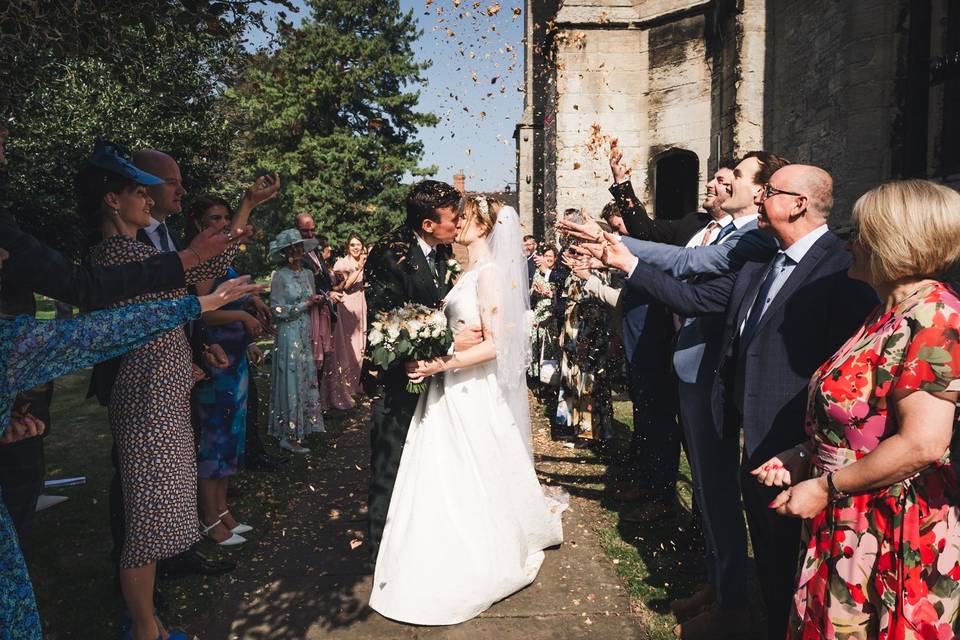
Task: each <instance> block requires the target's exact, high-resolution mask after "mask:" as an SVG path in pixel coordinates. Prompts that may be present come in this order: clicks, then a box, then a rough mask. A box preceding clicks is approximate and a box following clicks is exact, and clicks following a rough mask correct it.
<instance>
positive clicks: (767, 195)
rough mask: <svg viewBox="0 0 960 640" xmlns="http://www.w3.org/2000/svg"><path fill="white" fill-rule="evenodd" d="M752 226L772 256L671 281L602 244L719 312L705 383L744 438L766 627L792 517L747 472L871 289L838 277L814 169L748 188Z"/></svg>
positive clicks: (685, 311)
mask: <svg viewBox="0 0 960 640" xmlns="http://www.w3.org/2000/svg"><path fill="white" fill-rule="evenodd" d="M756 202H757V205H758V206H759V211H760V218H759V225H760V228H762V229H766V230H769V231H770V232H772V233H773V235H774V236H775V237H776V239H777V241H778V243H779V247H780V249H779V250H778V251H777V253H776V255H775V256H774V258H773V259H772V260H769V261H766V262H759V261H758V262H750V263H748V264H746V265H745V266H744V267H743V268H742V269H741V270H740V271H739V272H737V273H728V274H726V275H724V276H722V277H719V278H715V279H713V280H710V281H707V282H699V283H688V282H681V281H679V280H677V279H676V278H673V277H671V276H669V275H667V274H665V273H663V272H662V271H661V270H659V269H656V268H654V267H651V266H650V265H647V264H645V263H643V262H641V261H639V260H637V258H636V257H634V256H633V255H632V254H630V252H629V250H628V249H627V248H626V246H624V245H623V244H622V243H619V242H618V241H617V238H615V237H614V236H608V237H607V238H606V240H607V242H610V243H611V244H610V245H609V246H606V247H601V246H593V247H591V248H592V249H594V250H596V251H598V252H600V251H603V252H604V253H605V255H606V256H607V258H606V260H607V262H608V264H610V265H611V266H614V267H617V268H621V269H624V270H625V271H627V272H628V273H629V274H630V275H629V278H628V280H627V286H628V287H630V288H632V289H635V290H637V291H641V292H644V293H645V294H647V295H651V296H653V297H655V298H656V299H658V300H662V301H663V302H664V303H666V304H667V305H668V306H670V307H671V308H672V309H673V310H674V311H676V312H677V313H679V314H681V315H683V316H686V317H693V316H700V315H705V314H712V313H723V314H724V329H723V335H722V341H721V352H720V354H719V360H718V362H717V365H716V368H715V374H716V375H715V377H714V382H713V385H712V390H711V410H712V413H713V417H714V420H715V423H716V424H718V425H723V429H724V430H725V432H726V430H734V431H740V432H742V434H743V439H744V451H743V458H742V461H741V467H740V482H741V487H742V494H743V501H744V505H745V508H746V513H747V522H748V525H749V527H750V533H751V540H752V542H753V549H754V557H755V559H756V564H757V570H758V575H759V578H760V586H761V591H762V593H763V596H764V600H765V602H766V605H767V620H768V626H769V629H768V631H769V637H770V638H777V639H778V640H779V639H780V638H783V637H784V635H785V629H786V622H787V616H788V611H789V606H790V599H791V597H792V595H793V590H794V587H795V584H796V565H797V554H798V553H799V535H800V521H799V520H796V519H791V518H786V517H782V516H778V515H777V514H776V513H775V512H774V511H772V510H771V509H769V508H768V504H769V503H770V501H772V500H773V498H774V497H776V494H777V493H778V490H776V489H773V488H769V487H765V486H762V485H760V484H759V483H757V482H756V481H755V480H754V479H753V476H752V475H751V473H750V472H751V471H752V470H753V469H755V468H756V467H757V465H759V464H761V463H762V462H764V461H766V460H768V459H769V458H771V457H772V456H774V455H776V454H777V453H778V452H779V451H783V450H784V449H788V448H790V447H792V446H794V445H796V444H797V443H799V442H801V441H802V440H803V439H804V438H805V434H804V429H803V423H804V413H805V408H806V399H807V395H806V390H807V383H808V382H809V379H810V376H811V375H812V373H813V372H814V371H815V370H816V368H817V367H819V366H820V365H821V364H822V363H823V362H824V361H825V360H826V359H827V358H829V357H830V356H831V355H832V354H833V353H834V352H835V351H836V349H837V348H838V347H840V345H841V344H842V343H843V342H844V340H846V339H847V338H848V337H849V336H850V335H851V334H853V333H854V331H856V329H857V327H858V326H859V325H860V324H861V323H862V321H863V319H864V317H865V316H866V314H867V313H868V312H869V311H870V309H871V308H872V307H873V306H875V305H876V297H875V295H874V294H873V292H872V291H871V290H869V289H868V288H867V287H866V286H864V285H863V284H862V283H859V282H856V281H854V280H851V279H850V278H848V277H847V273H846V272H847V268H848V267H849V264H850V256H849V254H848V253H846V252H845V251H844V250H843V245H844V243H843V241H841V240H840V239H839V238H838V237H837V236H835V235H834V234H833V233H831V232H830V231H829V230H828V228H827V225H826V223H827V217H828V216H829V214H830V210H831V208H832V206H833V181H832V179H831V178H830V175H829V174H827V173H826V172H825V171H823V170H822V169H819V168H817V167H811V166H804V165H789V166H787V167H784V168H782V169H780V170H779V171H777V172H776V173H775V174H773V176H772V177H771V178H770V180H769V182H768V183H767V184H766V185H765V186H764V189H763V191H762V192H761V193H759V194H758V196H757V199H756ZM726 628H727V621H726V620H725V617H724V612H723V610H722V609H719V608H715V609H711V610H709V611H707V612H705V613H704V614H702V615H700V616H697V617H695V618H693V619H692V620H690V621H689V622H688V623H684V624H683V625H682V626H681V629H680V632H681V637H683V638H721V637H725V635H726V634H725V633H724V630H725V629H726Z"/></svg>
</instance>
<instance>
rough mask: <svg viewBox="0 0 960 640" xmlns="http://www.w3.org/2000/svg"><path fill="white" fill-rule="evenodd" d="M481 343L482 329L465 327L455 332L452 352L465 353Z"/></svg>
mask: <svg viewBox="0 0 960 640" xmlns="http://www.w3.org/2000/svg"><path fill="white" fill-rule="evenodd" d="M481 342H483V329H481V328H480V327H467V328H466V329H461V330H460V331H458V332H457V335H456V336H454V338H453V350H454V351H465V350H467V349H469V348H470V347H475V346H477V345H478V344H480V343H481Z"/></svg>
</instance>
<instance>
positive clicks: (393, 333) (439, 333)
mask: <svg viewBox="0 0 960 640" xmlns="http://www.w3.org/2000/svg"><path fill="white" fill-rule="evenodd" d="M367 342H368V344H369V345H370V359H371V361H372V362H373V363H374V364H375V365H376V366H378V367H380V368H381V369H383V370H386V369H389V368H390V367H391V366H392V365H393V364H394V363H396V362H397V361H398V360H399V361H405V360H429V359H430V358H436V357H437V356H442V355H446V353H447V352H448V351H449V350H450V345H452V344H453V332H452V331H451V330H450V327H449V326H447V317H446V316H445V315H444V313H443V311H442V310H441V309H434V308H431V307H427V306H425V305H422V304H413V303H410V304H406V305H404V306H402V307H398V308H397V309H393V310H391V311H381V312H380V313H378V314H377V319H376V320H374V321H373V322H371V323H370V331H369V332H368V333H367ZM426 388H427V382H426V381H422V382H408V383H407V391H409V392H410V393H421V392H423V391H424V390H426Z"/></svg>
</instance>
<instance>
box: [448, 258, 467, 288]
mask: <svg viewBox="0 0 960 640" xmlns="http://www.w3.org/2000/svg"><path fill="white" fill-rule="evenodd" d="M461 273H463V267H461V266H460V263H459V262H457V261H456V260H455V259H453V258H450V259H449V260H447V276H446V280H447V284H452V283H453V282H455V281H456V280H457V278H458V277H460V274H461Z"/></svg>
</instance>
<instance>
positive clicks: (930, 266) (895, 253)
mask: <svg viewBox="0 0 960 640" xmlns="http://www.w3.org/2000/svg"><path fill="white" fill-rule="evenodd" d="M853 221H854V224H855V225H856V226H857V228H858V232H859V237H860V242H861V244H862V245H863V247H864V248H865V249H867V250H868V251H869V253H870V258H869V265H870V273H871V276H872V277H873V279H874V280H875V281H876V282H895V281H897V280H902V279H905V278H917V277H935V278H938V277H942V276H943V275H944V274H945V273H946V271H947V270H948V269H950V267H951V266H953V264H954V263H955V262H957V260H958V259H960V193H957V192H956V191H954V190H953V189H950V188H949V187H945V186H943V185H941V184H937V183H935V182H930V181H929V180H895V181H892V182H887V183H884V184H881V185H880V186H878V187H874V188H873V189H871V190H870V191H867V192H866V193H865V194H863V195H862V196H860V198H859V199H858V200H857V202H856V203H855V204H854V205H853Z"/></svg>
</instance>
